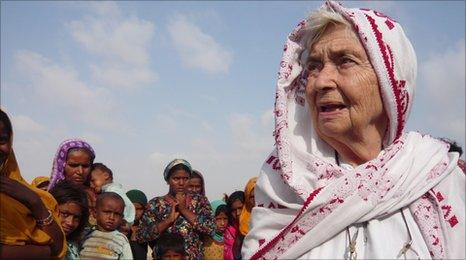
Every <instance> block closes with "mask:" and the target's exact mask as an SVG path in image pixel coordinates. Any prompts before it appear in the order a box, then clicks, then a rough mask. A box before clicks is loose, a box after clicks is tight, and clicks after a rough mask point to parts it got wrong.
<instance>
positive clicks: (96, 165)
mask: <svg viewBox="0 0 466 260" xmlns="http://www.w3.org/2000/svg"><path fill="white" fill-rule="evenodd" d="M93 170H101V171H103V172H106V173H108V176H109V177H110V179H111V180H113V172H112V170H110V168H108V167H107V166H106V165H105V164H103V163H100V162H98V163H94V164H92V167H91V172H92V171H93ZM89 175H90V174H89Z"/></svg>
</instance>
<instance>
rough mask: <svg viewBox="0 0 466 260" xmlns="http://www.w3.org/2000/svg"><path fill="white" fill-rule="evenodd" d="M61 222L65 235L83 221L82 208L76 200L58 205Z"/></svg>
mask: <svg viewBox="0 0 466 260" xmlns="http://www.w3.org/2000/svg"><path fill="white" fill-rule="evenodd" d="M58 212H59V216H60V224H61V227H62V229H63V232H65V235H66V236H68V235H69V234H71V233H73V231H75V230H76V229H77V228H78V226H79V223H80V221H81V216H82V208H81V206H79V204H77V203H76V202H72V201H71V202H67V203H64V204H60V205H58Z"/></svg>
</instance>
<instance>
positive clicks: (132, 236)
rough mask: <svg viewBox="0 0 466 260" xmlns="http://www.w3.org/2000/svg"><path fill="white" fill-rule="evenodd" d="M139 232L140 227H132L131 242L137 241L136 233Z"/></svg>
mask: <svg viewBox="0 0 466 260" xmlns="http://www.w3.org/2000/svg"><path fill="white" fill-rule="evenodd" d="M138 230H139V226H137V225H132V226H131V238H130V240H131V241H136V233H137V232H138Z"/></svg>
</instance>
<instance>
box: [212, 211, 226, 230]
mask: <svg viewBox="0 0 466 260" xmlns="http://www.w3.org/2000/svg"><path fill="white" fill-rule="evenodd" d="M215 224H216V225H217V230H218V231H220V232H222V233H223V232H224V231H225V229H226V228H227V226H228V216H227V214H225V212H220V214H218V215H217V216H216V217H215Z"/></svg>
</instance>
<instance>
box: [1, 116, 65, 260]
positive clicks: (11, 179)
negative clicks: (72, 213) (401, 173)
mask: <svg viewBox="0 0 466 260" xmlns="http://www.w3.org/2000/svg"><path fill="white" fill-rule="evenodd" d="M12 140H13V130H12V126H11V122H10V119H9V118H8V116H7V115H6V113H5V112H3V110H1V109H0V187H1V192H0V259H30V258H40V259H48V258H52V259H62V258H63V257H64V255H65V253H66V241H65V238H64V237H65V236H64V234H63V231H62V230H61V228H60V226H59V225H58V221H57V219H58V208H57V202H56V201H55V199H54V198H53V197H52V195H50V194H49V193H48V192H46V191H43V190H40V189H37V188H35V187H33V186H31V185H29V184H28V183H27V182H26V181H25V180H24V179H23V177H22V176H21V173H20V171H19V167H18V163H17V162H16V158H15V155H14V153H13V149H12Z"/></svg>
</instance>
